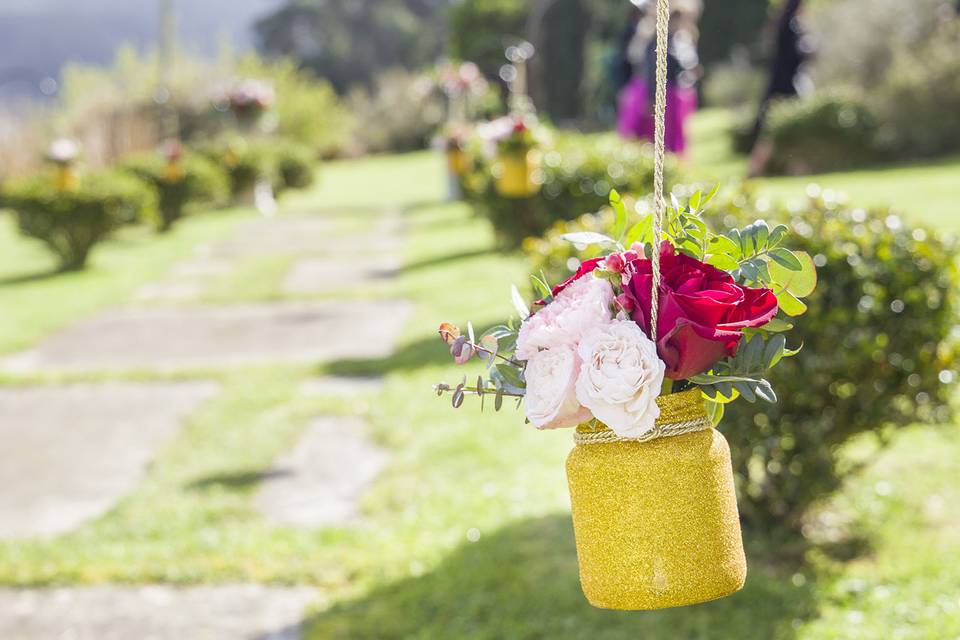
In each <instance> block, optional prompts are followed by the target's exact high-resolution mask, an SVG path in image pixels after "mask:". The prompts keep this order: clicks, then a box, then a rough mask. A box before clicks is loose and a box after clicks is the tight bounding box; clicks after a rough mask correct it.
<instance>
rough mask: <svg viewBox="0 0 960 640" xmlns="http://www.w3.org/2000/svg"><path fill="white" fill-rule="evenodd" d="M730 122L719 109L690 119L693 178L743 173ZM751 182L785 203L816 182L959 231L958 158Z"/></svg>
mask: <svg viewBox="0 0 960 640" xmlns="http://www.w3.org/2000/svg"><path fill="white" fill-rule="evenodd" d="M733 119H734V117H733V114H732V112H730V111H725V110H720V109H708V110H705V111H702V112H701V113H699V114H697V116H696V117H695V118H694V120H693V122H692V129H691V135H692V137H693V139H694V143H693V145H692V149H691V155H690V158H689V162H688V165H687V169H688V170H689V171H690V172H691V174H692V175H693V176H695V177H696V178H697V179H701V180H712V181H729V180H736V179H740V178H742V177H743V176H745V175H746V159H745V158H744V157H742V156H737V155H735V154H734V153H733V151H732V149H731V148H730V143H729V136H728V135H727V131H728V129H729V128H730V126H732V124H733ZM755 183H756V186H757V188H758V190H759V193H760V194H762V195H766V196H768V197H771V198H777V199H780V200H784V201H787V202H789V201H791V200H800V199H802V198H804V197H805V193H806V190H807V187H808V185H810V184H817V185H819V186H820V187H821V188H822V189H830V190H833V191H834V192H836V193H837V194H844V195H845V197H846V198H847V199H849V201H850V202H853V203H856V204H858V205H859V206H863V207H875V206H876V207H883V206H890V207H893V208H894V209H896V210H898V211H899V212H902V213H903V214H904V215H906V216H908V217H910V218H912V219H913V220H915V221H917V222H922V223H925V224H928V225H931V226H936V227H939V228H942V229H945V230H948V231H951V232H960V215H958V214H960V208H958V204H957V185H958V184H960V156H949V157H945V158H937V159H934V160H926V161H917V162H912V163H908V164H899V165H886V166H878V167H869V168H864V169H855V170H852V171H844V172H834V173H824V174H818V175H812V176H796V177H773V178H763V179H761V180H756V181H755Z"/></svg>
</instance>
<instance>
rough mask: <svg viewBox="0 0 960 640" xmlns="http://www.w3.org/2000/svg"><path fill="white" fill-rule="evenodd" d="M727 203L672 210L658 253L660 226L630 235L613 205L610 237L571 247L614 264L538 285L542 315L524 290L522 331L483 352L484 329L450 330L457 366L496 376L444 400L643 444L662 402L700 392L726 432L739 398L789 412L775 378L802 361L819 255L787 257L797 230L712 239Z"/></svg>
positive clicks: (510, 331) (493, 338)
mask: <svg viewBox="0 0 960 640" xmlns="http://www.w3.org/2000/svg"><path fill="white" fill-rule="evenodd" d="M715 193H716V189H714V190H713V192H711V193H710V194H708V195H703V194H702V193H701V192H699V191H698V192H696V193H694V194H693V195H692V196H691V198H690V200H689V202H688V204H687V205H686V206H680V204H679V203H678V202H677V201H676V199H673V203H672V207H669V208H667V210H666V216H665V220H664V225H663V234H664V240H663V242H662V244H661V245H660V246H659V247H654V246H653V216H652V214H651V215H647V216H645V217H643V218H642V219H641V220H639V221H638V222H636V223H635V224H633V225H632V226H630V227H629V228H628V224H627V214H626V207H625V206H624V204H623V201H622V199H621V198H620V196H619V194H618V193H617V192H615V191H614V192H612V193H611V197H610V204H611V206H612V208H613V209H614V211H615V220H616V222H615V225H614V226H615V228H614V230H613V233H612V234H611V235H609V236H608V235H604V234H601V233H597V232H580V233H571V234H568V235H567V236H565V239H566V240H568V241H570V242H571V243H573V244H574V245H575V246H577V247H587V246H591V245H598V246H602V247H604V248H605V249H606V250H607V251H606V252H605V253H604V254H603V255H601V256H600V257H595V258H592V259H590V260H586V261H584V262H582V263H581V264H580V266H579V268H578V269H577V270H576V272H575V273H573V274H572V275H571V276H570V277H569V278H567V279H566V280H564V281H563V282H561V283H559V284H557V285H556V286H553V287H551V286H549V285H548V284H547V283H546V282H544V281H543V279H541V278H539V277H536V276H534V277H533V278H532V279H533V282H534V285H535V287H536V288H537V289H538V290H539V291H540V293H541V294H542V296H543V297H542V298H541V299H540V300H538V301H536V302H534V303H533V304H532V305H527V304H526V303H525V302H524V301H523V300H522V298H521V296H520V294H519V292H518V290H517V289H516V288H515V287H514V289H513V300H514V304H515V306H516V308H517V311H518V313H519V314H520V317H521V321H520V323H519V325H518V324H517V323H516V322H515V321H511V322H510V323H509V324H506V325H501V326H497V327H494V328H492V329H490V330H489V331H487V332H486V333H484V334H483V335H481V336H480V337H479V339H475V335H474V331H473V327H472V325H468V330H467V334H466V335H462V334H461V332H460V330H459V329H458V328H457V327H456V326H454V325H452V324H448V323H445V324H443V325H441V326H440V336H441V338H442V339H443V340H444V341H445V342H446V343H447V344H448V345H449V346H450V351H451V354H452V355H453V357H454V360H455V362H457V363H458V364H464V363H466V362H468V361H470V360H471V359H472V358H474V357H479V358H482V359H484V360H486V361H487V364H488V376H487V377H486V378H484V376H480V377H479V378H478V379H477V381H476V383H475V384H472V385H471V384H468V383H467V381H466V379H464V380H463V381H462V382H461V383H460V384H457V385H455V386H451V385H449V384H439V385H437V386H436V391H437V393H438V395H442V394H444V393H452V402H453V406H454V407H459V406H461V405H462V403H463V402H464V398H465V396H466V395H477V396H480V397H481V400H482V399H483V398H484V397H485V396H488V395H489V396H492V397H493V398H494V406H495V408H496V409H498V410H499V409H500V407H501V405H502V403H503V400H504V398H505V397H509V398H516V399H517V400H518V405H519V403H520V402H522V403H523V405H524V408H525V414H526V419H527V420H528V421H529V422H530V423H531V424H532V425H533V426H535V427H537V428H538V429H554V428H561V427H577V426H578V425H584V424H589V423H593V424H596V425H601V426H605V427H606V428H609V429H610V430H612V431H613V432H614V433H615V434H616V435H617V436H618V437H620V438H624V439H642V438H643V437H644V436H645V435H647V434H649V433H650V432H651V431H652V430H653V429H654V426H655V423H656V421H657V419H658V418H659V417H660V408H659V407H658V403H657V400H658V398H661V397H662V396H665V395H667V394H672V393H677V392H684V391H692V390H699V391H700V394H701V395H702V397H703V399H704V402H705V403H706V412H707V415H708V417H709V418H710V419H711V421H712V422H713V423H714V424H716V423H718V422H719V420H720V418H721V417H722V415H723V407H724V405H725V404H726V403H728V402H731V401H733V400H735V399H737V398H741V397H742V398H743V399H744V400H746V401H748V402H755V401H757V400H763V401H767V402H776V400H777V397H776V393H775V391H774V389H773V387H772V386H771V385H770V383H769V382H768V381H767V379H766V375H767V372H768V371H769V370H770V369H771V368H772V367H774V366H776V364H777V363H778V362H779V361H780V360H781V359H782V358H785V357H790V356H792V355H795V354H796V353H797V352H798V349H791V348H789V347H788V346H787V341H786V333H787V332H788V331H789V330H790V329H791V328H792V326H793V325H792V324H791V318H793V317H796V316H799V315H802V314H803V313H804V311H805V310H806V305H805V304H804V303H803V302H802V298H804V297H805V296H808V295H809V294H811V293H812V292H813V290H814V287H815V286H816V269H815V267H814V264H813V260H812V259H811V258H810V256H809V255H807V254H806V253H803V252H796V251H791V250H790V249H788V248H787V247H785V246H784V241H785V240H786V239H787V231H788V230H787V227H786V226H784V225H777V226H775V227H773V228H771V227H770V226H769V225H768V224H767V223H765V222H764V221H762V220H758V221H756V222H754V223H753V224H750V225H748V226H746V227H744V228H742V229H736V228H733V229H729V230H726V231H725V232H723V233H714V232H713V231H711V230H709V229H708V228H707V225H706V223H705V222H704V221H703V212H704V209H705V207H706V206H707V205H708V203H709V201H710V200H711V198H712V197H713V195H714V194H715ZM654 254H656V259H657V260H659V265H660V270H659V274H658V275H659V283H658V288H657V290H658V292H659V295H658V297H659V304H658V305H657V312H654V311H653V308H654V307H653V305H652V300H651V298H652V294H651V292H652V286H653V279H654V277H655V274H654V273H653V269H652V259H653V256H654ZM652 316H655V318H656V319H655V322H656V331H655V332H651V326H652V323H653V322H654V319H653V317H652ZM652 334H653V335H655V337H656V341H655V342H654V340H652V339H651V335H652Z"/></svg>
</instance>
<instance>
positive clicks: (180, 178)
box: [123, 153, 230, 231]
mask: <svg viewBox="0 0 960 640" xmlns="http://www.w3.org/2000/svg"><path fill="white" fill-rule="evenodd" d="M123 168H124V169H126V170H127V171H129V172H130V173H132V174H133V175H135V176H136V177H138V178H140V179H141V180H143V181H144V182H146V183H147V184H148V185H150V187H152V188H153V189H155V190H156V193H157V201H158V210H159V213H160V215H159V216H158V217H157V220H156V226H157V229H158V230H159V231H167V230H169V229H170V228H171V227H173V225H174V223H176V222H177V220H179V219H180V218H182V217H183V215H184V209H185V208H186V206H187V205H188V204H190V203H198V204H207V205H215V204H220V203H223V202H225V201H226V200H227V197H228V196H229V193H230V188H229V183H228V180H227V176H226V174H225V173H224V172H223V170H222V169H221V168H220V167H219V166H217V165H216V164H215V163H213V162H212V161H211V160H209V159H208V158H206V157H205V156H202V155H200V154H197V153H187V154H185V155H184V156H183V158H181V159H180V160H179V161H178V162H177V164H176V165H172V166H171V165H169V164H168V163H167V161H166V160H164V159H163V158H162V157H159V156H157V155H149V156H141V157H138V158H133V159H130V160H128V161H127V162H126V163H124V165H123Z"/></svg>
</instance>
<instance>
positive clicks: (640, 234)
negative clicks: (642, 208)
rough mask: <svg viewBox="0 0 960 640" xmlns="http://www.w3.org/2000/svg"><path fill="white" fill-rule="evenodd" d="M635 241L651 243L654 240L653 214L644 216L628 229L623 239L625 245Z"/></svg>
mask: <svg viewBox="0 0 960 640" xmlns="http://www.w3.org/2000/svg"><path fill="white" fill-rule="evenodd" d="M634 242H643V243H647V244H649V243H651V242H653V214H650V215H646V216H644V217H643V218H642V219H641V220H640V222H638V223H636V224H634V225H633V226H632V227H630V230H629V231H627V235H626V237H625V238H624V239H623V245H624V246H625V247H628V248H629V247H630V246H631V245H633V243H634Z"/></svg>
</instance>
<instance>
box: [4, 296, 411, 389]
mask: <svg viewBox="0 0 960 640" xmlns="http://www.w3.org/2000/svg"><path fill="white" fill-rule="evenodd" d="M410 313H411V306H410V305H409V304H407V303H404V302H396V301H378V302H362V301H352V302H336V303H333V302H325V303H301V302H288V303H274V304H252V305H223V306H201V307H174V308H164V307H145V308H126V309H112V310H108V311H104V312H102V313H100V314H98V315H96V316H94V317H92V318H89V319H87V320H85V321H83V322H80V323H78V324H76V325H74V326H72V327H70V328H67V329H65V330H63V331H61V332H59V333H57V334H54V335H53V336H51V337H49V338H47V339H46V340H44V341H43V342H42V343H40V345H39V346H38V347H36V348H35V349H33V350H31V351H28V352H25V353H21V354H17V355H14V356H12V357H10V358H7V359H5V360H3V361H0V363H2V366H3V368H5V369H7V370H11V371H18V372H32V371H38V370H40V371H51V370H52V371H78V370H79V371H84V370H88V371H89V370H104V369H106V370H118V369H119V370H123V369H139V368H150V369H154V370H177V369H184V368H190V367H209V366H219V367H229V366H233V365H241V364H257V363H267V362H314V361H322V360H337V359H341V358H382V357H385V356H387V355H389V354H390V353H391V352H392V351H393V349H394V344H395V341H396V338H397V336H398V334H399V332H400V330H401V329H402V328H403V325H404V323H405V322H406V320H407V319H408V317H409V315H410Z"/></svg>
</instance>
